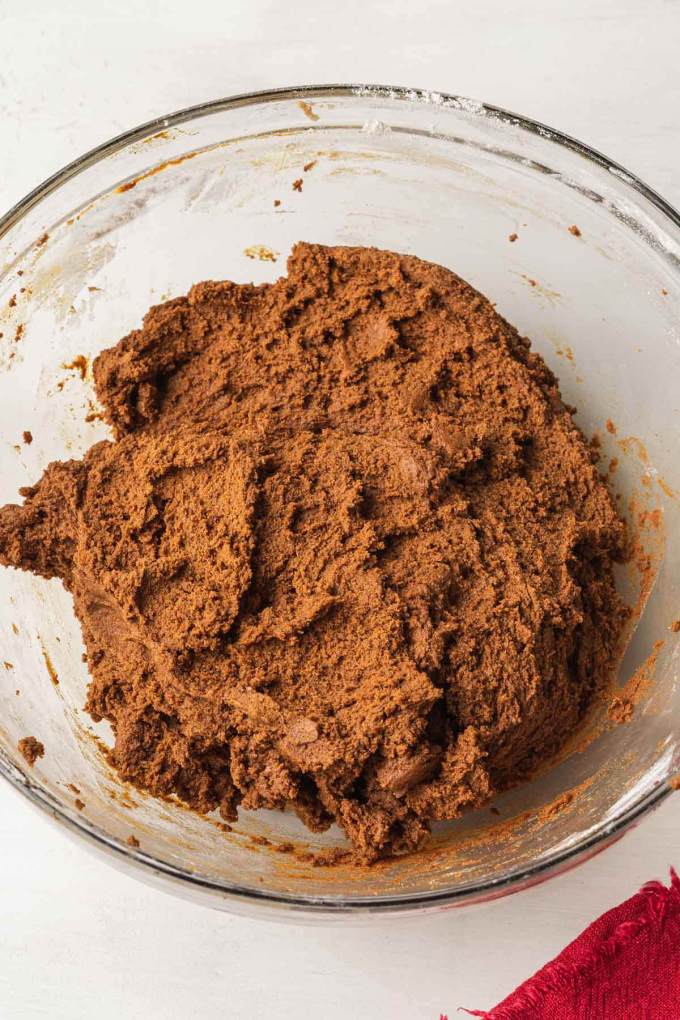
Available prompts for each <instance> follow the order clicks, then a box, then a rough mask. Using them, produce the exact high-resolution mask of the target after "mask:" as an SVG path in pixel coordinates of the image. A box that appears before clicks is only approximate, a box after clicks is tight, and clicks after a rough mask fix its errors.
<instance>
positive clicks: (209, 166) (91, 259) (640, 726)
mask: <svg viewBox="0 0 680 1020" xmlns="http://www.w3.org/2000/svg"><path fill="white" fill-rule="evenodd" d="M311 163H313V164H314V165H313V166H312V167H309V166H308V169H307V170H306V171H305V170H304V167H305V165H308V164H311ZM297 178H302V180H303V188H302V191H301V192H297V191H295V190H294V189H293V187H292V184H293V181H294V180H296V179H297ZM275 201H279V202H280V205H275ZM572 225H576V226H577V227H578V228H579V230H580V235H581V236H576V231H570V230H569V229H568V228H569V227H570V226H572ZM515 233H516V234H517V235H518V237H517V240H516V241H514V242H513V243H511V242H510V241H509V235H511V234H515ZM300 239H304V240H309V241H317V242H321V243H325V244H348V245H362V244H365V245H375V246H378V247H381V248H390V249H394V250H396V251H401V252H409V253H412V254H415V255H418V256H420V257H422V258H425V259H431V260H433V261H435V262H438V263H441V264H442V265H445V266H449V267H451V268H452V269H455V270H456V271H457V272H458V273H459V274H460V275H462V276H463V277H465V278H466V279H467V280H469V281H470V282H471V283H472V284H473V285H474V286H476V287H478V288H479V289H480V290H481V291H483V292H484V293H486V294H487V295H489V296H490V297H491V298H492V300H494V301H496V302H497V305H498V308H499V310H500V311H501V312H502V314H503V315H505V316H506V317H507V318H508V319H509V320H510V321H511V322H512V323H514V324H515V325H517V327H518V328H519V329H520V331H522V332H524V333H526V334H527V335H528V336H530V337H531V338H532V340H533V343H534V346H535V349H536V350H538V351H540V353H541V354H542V355H543V357H544V358H545V359H546V360H547V362H548V363H549V364H550V365H551V366H552V367H553V368H554V369H555V371H556V372H557V374H558V375H559V377H560V379H561V383H562V391H563V394H564V397H565V399H566V400H567V401H568V402H570V403H573V404H575V405H577V407H578V420H579V422H580V424H581V425H582V427H583V428H584V430H585V431H586V433H588V434H593V433H594V432H597V433H598V434H599V436H600V438H601V443H602V453H603V469H604V468H605V467H606V466H607V464H608V463H609V461H610V460H611V459H612V458H617V459H618V470H617V471H616V473H615V474H614V475H613V476H612V478H613V483H612V484H613V485H614V487H615V489H617V491H619V492H620V493H621V494H622V498H621V505H622V507H623V509H624V511H625V512H626V513H627V514H628V515H629V517H630V520H631V523H632V525H633V526H634V528H635V530H636V531H637V532H639V535H640V542H641V547H644V548H646V550H647V555H648V556H649V557H650V563H651V565H652V568H653V570H654V571H656V574H655V580H654V584H653V587H652V590H651V594H650V595H649V599H648V601H647V604H646V608H645V611H644V615H643V616H642V619H641V621H640V623H639V625H638V626H637V628H636V630H635V633H634V636H633V639H632V642H631V644H630V647H629V650H628V652H627V654H626V657H625V660H624V663H623V665H622V667H621V681H622V682H623V681H626V680H628V679H629V678H630V677H631V676H633V674H634V672H635V670H636V669H637V668H638V667H639V666H640V665H641V664H642V671H641V672H640V671H638V673H637V678H636V677H635V676H633V680H632V681H631V682H630V683H629V685H628V688H627V690H628V692H629V693H630V691H631V689H632V687H637V697H638V698H639V703H638V705H637V707H636V709H635V713H634V716H633V719H632V721H631V722H630V723H629V724H628V725H624V726H616V727H611V726H608V725H607V724H606V712H605V709H604V708H603V709H602V710H601V711H600V713H599V716H598V718H597V719H596V720H595V721H594V722H593V723H592V724H591V727H590V728H591V738H592V739H591V740H590V742H589V741H588V740H586V739H581V744H580V746H579V745H578V744H577V742H573V741H572V744H571V752H572V753H570V754H564V755H563V756H562V761H561V762H560V763H559V764H557V765H556V766H555V767H554V768H552V769H550V770H547V771H546V772H545V774H544V775H542V776H541V777H539V778H537V779H535V780H534V781H533V782H531V783H529V784H527V785H525V786H523V787H521V788H520V789H517V790H515V791H512V792H510V793H508V794H506V795H504V796H503V797H501V798H499V799H498V801H497V802H496V805H495V807H496V809H497V810H498V811H499V812H500V815H496V814H495V813H492V812H491V811H490V810H489V809H484V810H481V811H478V812H476V813H474V814H471V815H469V816H468V817H466V818H464V819H462V820H460V821H458V822H454V823H449V824H446V825H439V826H437V827H436V830H435V833H434V835H433V838H432V842H431V844H430V845H429V846H428V847H426V848H425V849H424V850H422V851H421V852H420V853H418V854H415V855H412V856H410V857H407V858H402V859H397V860H391V861H386V862H383V863H381V864H379V865H378V866H376V867H373V868H370V869H366V868H357V867H349V866H338V867H334V868H319V867H314V865H313V864H312V863H311V862H310V860H308V859H305V856H304V853H300V852H297V853H294V854H289V853H282V852H279V850H278V849H277V848H278V846H279V845H280V844H281V843H284V842H293V844H294V845H295V846H296V847H297V848H298V851H299V850H300V848H302V850H305V849H306V850H310V849H311V850H312V851H314V850H316V849H318V848H320V847H327V846H335V845H343V837H342V834H341V833H339V832H338V831H331V832H330V833H327V834H324V835H323V836H317V835H313V834H311V833H309V832H307V831H306V830H305V829H304V828H303V826H302V825H301V823H299V822H298V821H297V819H296V818H295V817H294V816H293V815H291V814H288V813H280V814H279V813H274V812H258V813H257V814H249V813H247V812H243V813H242V815H241V818H240V820H239V822H238V824H237V825H236V826H235V827H234V831H232V832H224V831H221V830H220V829H219V828H218V827H217V825H216V824H215V821H214V820H213V821H211V820H209V819H205V818H201V817H199V816H197V815H195V814H193V813H191V812H189V811H187V810H185V809H183V808H182V807H181V806H179V805H177V804H173V803H170V802H165V801H161V800H155V799H153V798H151V797H146V796H144V795H143V794H141V793H139V792H138V791H136V790H131V789H129V788H126V787H125V786H124V785H123V784H122V783H121V782H120V780H119V779H118V778H117V777H116V775H115V774H114V773H112V772H111V770H110V769H109V767H108V766H107V764H106V762H105V760H104V757H103V756H102V754H101V750H100V743H99V742H104V743H107V742H108V741H110V733H109V732H108V731H107V729H106V726H105V725H104V724H102V725H99V726H95V725H94V724H93V723H92V722H91V720H90V719H89V717H88V716H87V715H85V713H84V712H83V710H82V705H83V704H84V700H85V688H86V684H87V679H88V678H87V670H86V667H85V665H84V664H83V662H82V661H81V653H82V651H83V646H82V642H81V637H80V631H79V627H78V624H77V622H76V620H75V617H74V615H73V611H72V606H71V600H70V597H69V596H68V595H67V594H66V592H65V591H64V590H63V589H62V587H61V586H60V584H59V583H57V582H56V581H55V582H45V581H42V580H40V579H38V578H35V577H32V576H30V575H27V574H23V573H19V572H16V571H10V570H2V571H0V585H1V589H2V590H1V597H0V634H1V637H2V648H3V655H2V657H3V659H5V660H6V664H5V668H4V669H0V675H1V678H2V683H1V684H0V701H1V707H0V721H1V726H0V769H1V770H2V773H3V775H4V776H5V778H6V779H8V780H9V782H10V783H12V784H13V785H14V786H15V787H16V788H17V789H18V790H20V791H21V792H22V793H24V794H25V795H26V796H27V797H28V798H29V799H30V800H31V801H32V802H33V803H34V804H35V805H37V806H39V807H40V808H42V809H43V810H44V811H45V812H46V814H48V815H51V816H52V817H53V818H55V819H56V820H57V821H58V822H60V823H61V824H62V825H63V826H64V827H65V828H66V829H67V830H69V831H70V832H72V833H74V834H75V835H76V836H77V837H78V838H80V839H81V840H82V841H83V843H87V844H90V845H91V846H94V847H96V848H98V849H99V850H101V851H103V852H105V853H107V854H108V855H109V857H110V859H111V860H112V861H113V863H118V864H119V865H122V866H124V867H126V868H129V869H130V870H131V871H132V872H133V873H134V874H136V875H138V876H139V877H142V878H147V879H153V880H156V881H158V882H161V883H163V884H164V885H166V886H168V887H169V888H170V889H171V890H173V891H175V892H178V893H183V894H185V895H188V896H191V897H192V898H194V899H198V900H202V901H204V902H207V903H209V904H211V905H213V906H220V907H224V908H227V909H231V910H243V911H252V912H258V913H259V914H262V913H266V912H268V913H269V914H270V915H273V916H282V915H285V916H290V915H291V913H293V912H297V913H298V914H308V915H310V914H316V915H319V914H320V915H324V916H346V915H357V914H362V913H363V914H371V913H379V912H393V913H399V912H408V911H412V910H423V909H427V908H440V907H442V906H452V905H457V904H462V903H469V902H472V901H480V900H487V899H491V898H493V897H496V896H499V895H502V894H504V893H508V892H510V891H512V890H515V889H518V888H521V887H523V886H526V885H528V884H530V883H533V882H536V881H538V880H540V879H542V878H545V877H546V876H548V875H550V874H553V873H555V872H557V871H560V870H563V869H565V868H566V867H568V866H570V865H573V864H575V863H576V862H577V861H580V860H583V859H585V858H586V857H588V856H589V855H592V854H593V853H595V852H596V851H597V850H600V849H602V848H603V847H605V846H606V845H607V844H609V843H610V842H611V841H612V840H614V839H615V838H616V837H617V836H618V835H620V834H621V833H622V832H623V831H624V830H625V829H626V828H627V827H629V826H630V825H632V824H633V823H634V822H635V821H636V820H638V819H639V818H641V817H642V816H643V815H644V814H645V813H646V812H648V811H649V810H650V809H651V808H652V807H653V806H654V805H655V804H658V803H659V802H660V801H661V800H662V799H663V798H664V796H665V795H666V794H667V793H668V792H669V790H670V783H669V779H670V777H671V776H672V775H673V773H674V772H675V771H676V770H677V768H678V758H679V751H678V738H677V713H678V692H677V683H676V680H677V676H678V654H679V647H680V645H679V642H678V641H677V640H676V639H675V638H674V635H673V634H672V633H671V632H670V631H669V625H670V624H671V623H672V621H673V620H674V618H675V617H678V616H680V541H679V538H680V517H679V514H680V507H679V504H678V502H677V500H676V498H675V495H674V491H673V490H674V489H680V460H679V458H678V455H677V451H678V446H679V443H680V413H679V410H678V403H679V401H680V329H679V327H678V323H679V322H680V268H679V267H680V219H679V218H678V214H677V213H676V212H674V210H673V209H671V208H670V207H669V206H668V205H667V204H666V203H665V202H664V201H663V200H662V199H661V198H659V197H658V196H657V195H655V194H654V193H653V192H652V191H650V189H649V188H647V187H645V185H643V184H642V183H641V182H640V181H638V180H637V179H636V178H635V177H633V176H632V175H631V174H629V173H627V172H626V171H624V170H622V169H621V168H620V167H618V166H616V165H614V164H612V163H611V162H610V161H608V160H607V159H605V158H604V157H602V156H600V155H598V154H597V153H595V152H593V151H592V150H590V149H588V148H586V147H585V146H584V145H581V144H580V143H579V142H576V141H573V140H572V139H570V138H567V137H565V136H564V135H561V134H559V133H558V132H556V131H553V130H551V129H549V128H545V127H543V126H542V125H539V124H536V123H534V122H531V121H528V120H525V119H523V118H521V117H518V116H515V115H513V114H510V113H506V112H504V111H502V110H498V109H494V108H491V107H487V106H483V105H482V104H480V103H476V102H472V101H470V100H465V99H458V98H456V97H452V96H442V95H439V94H433V93H423V92H418V91H407V90H403V89H388V88H377V87H371V88H363V87H350V86H328V87H320V88H305V89H290V90H285V91H282V92H270V93H261V94H258V95H249V96H239V97H236V98H233V99H227V100H220V101H218V102H215V103H209V104H207V105H205V106H201V107H196V108H194V109H190V110H185V111H182V112H180V113H177V114H174V115H173V116H170V117H167V118H164V119H162V120H158V121H154V122H153V123H151V124H146V125H144V126H143V127H140V128H137V129H136V130H134V131H131V132H129V133H128V134H126V135H123V136H121V137H120V138H117V139H114V140H113V141H111V142H108V143H107V144H105V145H103V146H101V147H100V148H99V149H97V150H95V151H93V152H91V153H89V154H88V155H86V156H84V157H83V158H82V159H79V160H78V161H76V162H75V163H73V164H71V166H69V167H67V168H66V169H64V170H63V171H61V172H60V173H58V174H56V175H55V176H54V177H52V178H51V179H50V180H48V181H46V182H45V184H43V185H42V186H41V187H40V188H38V189H37V190H36V191H34V192H33V193H32V194H30V195H28V196H27V197H26V198H25V199H24V200H23V201H22V202H20V203H19V205H17V206H16V207H15V208H14V209H13V210H11V211H10V212H9V213H8V214H7V215H6V216H5V217H4V219H3V220H2V222H1V224H0V253H1V256H2V258H1V263H0V264H1V266H2V269H1V275H0V332H2V334H3V336H2V338H1V339H0V486H1V492H0V502H8V501H14V500H15V499H16V497H17V490H18V488H19V487H20V486H22V485H26V484H28V483H30V482H33V481H34V480H36V479H37V478H38V477H39V475H40V473H41V472H42V470H43V469H44V467H45V466H46V464H47V463H48V462H49V461H51V460H53V459H55V458H59V459H63V458H68V457H80V456H81V455H82V454H83V452H84V451H85V450H86V449H87V448H88V447H89V446H90V444H91V443H93V442H94V441H95V440H98V439H101V438H103V437H105V436H106V435H107V434H108V433H107V428H106V427H105V425H104V424H103V423H102V422H101V421H100V420H98V419H97V418H92V411H93V410H94V409H95V407H96V405H95V397H94V391H93V387H92V381H91V375H90V372H89V369H88V367H87V366H88V365H89V363H90V362H89V359H91V358H92V357H94V356H95V355H96V354H97V352H98V351H100V350H101V349H102V348H104V347H107V346H109V345H111V344H113V343H115V342H116V341H117V340H118V339H119V338H120V337H121V336H123V335H124V334H125V333H127V332H128V331H129V330H130V329H132V328H133V327H135V326H137V325H138V324H139V322H140V320H141V317H142V315H143V313H144V312H145V310H146V309H147V308H148V307H149V305H150V304H153V303H156V302H159V301H162V300H163V299H165V298H167V297H170V296H172V295H177V294H182V293H184V292H186V290H187V289H188V288H189V287H190V285H191V284H193V283H194V282H196V281H198V280H203V279H206V278H207V279H210V278H213V279H223V278H229V279H233V280H237V281H248V280H254V281H255V282H260V281H264V280H270V279H272V278H274V277H276V276H277V275H278V274H280V273H282V272H284V270H285V257H286V254H287V252H288V251H289V249H290V247H291V245H292V244H293V243H294V242H295V241H297V240H300ZM258 246H260V247H258ZM271 258H276V260H277V261H276V262H272V261H270V259H271ZM80 356H83V357H84V358H86V359H88V361H87V362H84V361H82V360H79V359H80ZM68 366H71V367H68ZM81 370H82V371H81ZM88 417H89V420H88ZM607 420H610V421H611V422H613V423H614V425H615V427H616V431H615V432H614V431H613V426H610V429H611V431H610V430H608V429H607V427H606V422H607ZM24 430H30V432H31V433H32V435H33V442H32V443H31V444H30V445H27V444H25V443H24V442H22V432H23V431H24ZM655 510H659V511H660V513H654V512H653V511H655ZM645 511H646V516H645V513H644V512H645ZM647 574H648V576H649V571H648V572H647ZM639 580H640V579H639V577H636V576H635V571H634V570H631V569H629V570H628V571H622V576H621V584H622V585H623V586H624V588H627V589H628V592H629V595H630V596H631V597H632V598H635V597H637V595H638V594H639V592H638V591H637V589H639ZM648 587H649V586H648ZM646 594H647V592H646V591H643V592H642V593H641V597H640V604H642V602H643V601H644V597H645V596H646ZM659 641H663V645H659V646H657V647H656V648H655V643H656V642H659ZM650 655H652V659H649V658H648V657H649V656H650ZM654 656H655V658H654ZM645 662H646V666H645V665H644V663H645ZM645 671H646V672H645ZM56 677H58V680H59V682H58V684H56V683H55V682H54V680H55V678H56ZM15 691H16V692H17V693H15ZM27 735H34V736H36V737H37V738H38V739H39V740H41V741H42V742H43V743H44V745H45V749H46V754H45V756H44V758H42V759H40V760H38V761H37V763H36V764H35V766H34V767H33V768H28V767H27V766H26V764H25V763H24V761H23V759H22V758H21V757H20V756H19V755H18V753H17V749H16V747H17V740H18V739H19V738H21V737H24V736H27ZM69 784H71V785H69ZM76 789H77V791H79V792H77V793H76ZM76 797H78V800H79V804H80V805H84V806H81V807H80V810H79V809H78V806H77V805H76V803H75V801H76ZM513 819H514V820H513ZM131 836H134V837H135V839H136V840H138V841H139V847H136V846H130V845H128V843H127V840H128V838H129V837H131Z"/></svg>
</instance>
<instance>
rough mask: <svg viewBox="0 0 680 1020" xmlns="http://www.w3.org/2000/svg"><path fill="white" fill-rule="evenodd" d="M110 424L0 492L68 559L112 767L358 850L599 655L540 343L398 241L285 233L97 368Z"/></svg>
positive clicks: (60, 563) (482, 769) (577, 499)
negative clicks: (87, 443) (280, 814)
mask: <svg viewBox="0 0 680 1020" xmlns="http://www.w3.org/2000/svg"><path fill="white" fill-rule="evenodd" d="M94 376H95V382H96V387H97V393H98V396H99V399H100V401H101V403H102V405H103V407H104V408H105V412H106V417H107V420H108V421H109V423H110V424H111V426H112V428H113V432H114V435H115V441H112V442H101V443H98V444H97V445H96V446H94V447H92V449H90V450H89V452H88V453H87V454H86V456H85V457H84V458H83V459H82V460H80V461H70V462H67V463H54V464H51V465H50V466H49V467H48V468H47V470H46V471H45V473H44V475H43V477H42V478H41V479H40V481H39V482H38V483H37V484H36V485H34V486H32V487H30V488H28V489H25V490H23V491H22V494H23V495H24V496H25V501H24V503H23V505H21V506H7V507H5V508H4V509H2V510H1V511H0V562H2V563H3V564H6V565H11V566H14V567H20V568H22V569H24V570H30V571H33V572H35V573H38V574H42V575H43V576H45V577H60V578H61V579H62V581H63V583H64V584H65V586H66V587H67V588H68V590H69V591H71V592H72V594H73V599H74V605H75V611H76V613H77V615H78V617H79V619H80V621H81V623H82V629H83V636H84V639H85V643H86V647H87V654H88V662H89V666H90V670H91V674H92V682H91V686H90V690H89V697H88V703H87V708H88V711H89V712H90V714H91V715H92V717H93V718H94V719H96V720H99V719H102V718H105V719H108V720H109V721H110V723H111V725H112V727H113V730H114V733H115V747H114V748H113V751H112V752H111V760H112V763H113V765H114V766H115V767H116V769H117V770H118V771H119V773H120V774H121V776H122V777H123V778H124V779H126V780H128V781H129V782H131V783H134V784H136V785H137V786H138V787H140V788H142V789H145V790H148V791H151V792H152V793H154V794H160V795H168V794H174V795H176V796H177V797H179V798H181V799H182V800H183V801H184V802H186V803H187V804H189V805H191V806H192V807H193V808H195V809H196V810H197V811H200V812H209V811H212V810H214V809H216V808H219V811H220V813H221V815H222V816H223V817H224V818H225V819H228V820H234V819H235V818H236V816H237V808H238V807H239V806H242V807H243V808H246V809H256V808H279V809H283V808H285V807H287V806H291V807H292V808H293V809H294V810H295V811H296V812H297V813H298V814H299V815H300V817H301V818H302V819H303V820H304V822H305V823H306V824H307V825H308V826H309V827H310V828H311V829H314V830H322V829H325V828H327V827H328V826H329V825H330V824H331V822H333V821H335V822H337V823H339V824H340V825H341V826H342V827H343V828H344V830H345V831H346V833H347V835H348V837H349V839H350V840H351V842H352V844H353V848H354V853H355V859H356V860H358V861H363V862H368V861H371V860H374V859H376V858H378V857H381V856H384V855H386V854H389V853H395V852H403V851H407V850H413V849H415V848H416V847H418V846H419V845H420V844H421V843H422V841H423V840H424V838H425V837H426V835H427V833H428V832H429V822H430V821H431V820H432V819H451V818H455V817H456V816H458V815H459V814H460V813H461V812H462V811H463V810H465V809H467V808H472V807H475V806H478V805H480V804H483V803H484V802H486V801H488V800H489V798H491V797H492V796H493V795H494V793H495V792H497V791H498V790H501V789H503V788H505V787H507V786H509V785H511V784H513V783H516V782H518V781H519V780H521V779H522V778H523V777H526V776H527V775H529V774H530V773H531V771H532V770H533V769H534V768H535V767H536V766H537V765H538V764H539V763H540V762H541V761H543V760H544V759H546V757H548V756H549V755H551V754H552V753H553V752H554V751H556V750H557V749H558V748H559V746H560V745H561V744H562V743H563V742H564V740H565V738H566V737H567V736H568V735H569V734H570V733H571V732H572V731H573V730H574V728H575V727H576V725H577V724H578V723H579V721H580V720H581V718H582V717H583V715H584V713H585V712H586V711H587V709H588V707H589V705H590V704H591V703H592V701H593V699H594V698H595V696H596V695H597V694H598V692H599V691H600V690H601V688H602V687H603V685H604V684H605V682H606V680H607V679H608V675H609V673H610V671H611V668H612V665H613V662H614V658H615V654H616V651H617V648H618V643H619V638H620V634H621V628H622V623H623V620H624V618H625V611H624V608H623V606H622V604H621V602H620V600H619V598H618V596H617V595H616V592H615V588H614V583H613V578H612V564H613V562H614V561H615V560H616V559H617V558H620V557H621V554H622V548H623V541H624V529H623V524H622V522H621V520H620V519H619V517H618V515H617V513H616V511H615V509H614V507H613V505H612V501H611V499H610V497H609V495H608V493H607V490H606V489H605V486H604V485H603V483H602V481H601V480H600V478H599V475H598V473H597V470H596V468H595V466H594V463H593V458H592V455H591V451H590V450H589V448H588V446H587V445H586V442H585V441H584V438H583V435H582V434H581V432H580V431H579V430H578V428H577V427H576V425H575V424H574V422H573V420H572V415H571V411H570V409H569V408H566V407H565V406H564V404H563V403H562V400H561V399H560V395H559V391H558V388H557V383H556V380H555V378H554V376H553V375H552V374H551V372H550V371H549V370H548V368H547V367H546V365H545V364H544V362H543V361H542V359H541V358H540V357H539V356H538V355H536V354H532V353H531V351H530V346H529V342H528V341H527V340H525V339H523V338H521V337H520V336H519V335H518V334H517V332H516V331H515V330H514V329H513V328H512V327H511V326H510V325H508V323H507V322H505V321H504V320H503V319H502V318H501V317H500V316H499V315H498V314H497V313H496V311H495V310H494V308H493V307H492V305H491V304H490V303H489V302H488V301H487V300H486V298H484V297H483V296H482V295H481V294H479V293H477V292H476V291H475V290H473V289H472V288H471V287H470V286H468V285H467V284H466V283H464V282H463V281H462V280H461V279H459V278H458V277H457V276H456V275H454V274H453V273H452V272H449V271H448V270H445V269H442V268H440V267H438V266H435V265H432V264H429V263H426V262H423V261H420V260H418V259H416V258H412V257H407V256H402V255H396V254H393V253H390V252H383V251H377V250H375V249H368V248H366V249H362V248H324V247H321V246H319V245H310V244H298V245H297V246H296V247H295V249H294V251H293V254H292V255H291V257H290V259H289V262H288V275H287V277H284V278H282V279H280V280H278V281H276V282H275V283H273V284H271V285H269V284H266V285H263V286H259V287H254V286H249V285H237V284H234V283H229V282H223V283H214V282H207V283H201V284H198V285H197V286H195V287H193V288H192V290H191V291H190V292H189V294H188V296H187V297H182V298H177V299H175V300H173V301H169V302H167V303H166V304H163V305H159V306H157V307H155V308H152V309H151V310H150V311H149V312H148V314H147V315H146V317H145V319H144V324H143V328H142V329H141V330H135V331H134V332H132V333H131V334H130V335H129V336H127V337H125V338H124V339H123V340H121V341H120V343H118V344H117V345H116V346H115V347H112V348H110V349H109V350H106V351H104V352H103V353H102V354H100V355H99V357H98V358H97V359H96V361H95V363H94Z"/></svg>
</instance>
